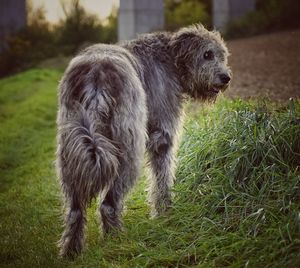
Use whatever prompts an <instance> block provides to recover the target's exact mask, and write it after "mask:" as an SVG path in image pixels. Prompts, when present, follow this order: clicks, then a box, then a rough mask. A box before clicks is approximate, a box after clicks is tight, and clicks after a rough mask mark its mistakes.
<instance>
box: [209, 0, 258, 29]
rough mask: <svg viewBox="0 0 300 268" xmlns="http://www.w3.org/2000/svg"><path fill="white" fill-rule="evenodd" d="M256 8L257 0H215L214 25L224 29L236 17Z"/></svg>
mask: <svg viewBox="0 0 300 268" xmlns="http://www.w3.org/2000/svg"><path fill="white" fill-rule="evenodd" d="M254 9H255V0H213V25H214V27H215V28H216V29H218V30H221V31H222V30H224V29H225V28H226V25H227V24H228V23H229V22H230V21H233V20H235V19H238V18H241V17H243V16H245V15H246V14H247V13H249V12H250V11H253V10H254Z"/></svg>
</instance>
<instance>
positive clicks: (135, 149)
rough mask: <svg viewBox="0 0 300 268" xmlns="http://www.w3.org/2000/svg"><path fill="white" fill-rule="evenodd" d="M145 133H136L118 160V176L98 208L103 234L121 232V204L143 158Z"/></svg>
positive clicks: (134, 179)
mask: <svg viewBox="0 0 300 268" xmlns="http://www.w3.org/2000/svg"><path fill="white" fill-rule="evenodd" d="M144 136H145V133H143V132H141V133H136V135H134V139H132V141H131V142H130V143H131V144H132V145H133V146H132V148H131V150H126V151H124V153H123V155H122V158H121V159H120V166H119V170H118V176H117V178H116V179H115V181H114V183H113V185H112V186H111V188H110V189H109V190H108V192H107V193H106V195H105V197H104V199H103V201H102V203H101V204H100V207H99V212H100V216H101V221H102V230H103V233H104V234H106V233H110V232H111V231H113V230H122V225H123V224H122V218H121V216H122V215H121V214H122V210H123V202H124V198H125V196H126V194H127V193H128V191H129V190H130V189H131V188H132V187H133V185H134V183H135V182H136V181H137V179H138V177H139V174H140V169H141V165H142V162H143V156H144V147H145V145H144V143H145V137H144Z"/></svg>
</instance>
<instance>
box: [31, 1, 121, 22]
mask: <svg viewBox="0 0 300 268" xmlns="http://www.w3.org/2000/svg"><path fill="white" fill-rule="evenodd" d="M31 1H32V4H33V7H40V6H43V7H44V8H45V10H46V18H47V19H48V20H49V21H50V22H53V23H55V22H57V21H58V20H59V19H60V18H62V17H63V11H62V8H61V4H60V1H61V0H31ZM63 1H65V2H66V3H68V2H71V0H63ZM80 3H81V4H82V5H83V6H84V7H85V9H86V10H87V11H88V12H91V13H93V14H98V16H99V18H100V19H105V18H106V17H107V16H108V15H109V14H110V12H111V9H112V7H113V5H115V6H119V0H80Z"/></svg>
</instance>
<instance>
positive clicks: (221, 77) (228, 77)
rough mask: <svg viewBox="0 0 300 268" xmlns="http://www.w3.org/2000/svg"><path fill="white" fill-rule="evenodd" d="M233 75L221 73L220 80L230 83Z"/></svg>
mask: <svg viewBox="0 0 300 268" xmlns="http://www.w3.org/2000/svg"><path fill="white" fill-rule="evenodd" d="M230 79H231V77H230V76H229V75H228V74H220V80H221V82H222V83H223V84H228V83H229V81H230Z"/></svg>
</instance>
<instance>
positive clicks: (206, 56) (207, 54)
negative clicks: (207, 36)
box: [203, 50, 214, 60]
mask: <svg viewBox="0 0 300 268" xmlns="http://www.w3.org/2000/svg"><path fill="white" fill-rule="evenodd" d="M203 57H204V59H205V60H212V59H213V58H214V53H213V52H212V51H211V50H208V51H206V52H205V53H204V55H203Z"/></svg>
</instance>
